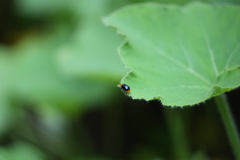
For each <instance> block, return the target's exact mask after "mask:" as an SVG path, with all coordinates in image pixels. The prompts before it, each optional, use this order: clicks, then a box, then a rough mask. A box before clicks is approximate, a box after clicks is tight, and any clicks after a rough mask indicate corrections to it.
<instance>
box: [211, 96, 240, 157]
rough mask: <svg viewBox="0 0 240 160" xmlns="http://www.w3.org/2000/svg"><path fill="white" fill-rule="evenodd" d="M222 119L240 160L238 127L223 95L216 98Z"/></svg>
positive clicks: (234, 151)
mask: <svg viewBox="0 0 240 160" xmlns="http://www.w3.org/2000/svg"><path fill="white" fill-rule="evenodd" d="M215 101H216V103H217V106H218V110H219V112H220V115H221V118H222V120H223V123H224V127H225V129H226V132H227V135H228V138H229V141H230V145H231V147H232V150H233V153H234V155H235V157H236V159H237V160H240V141H239V136H238V132H237V128H236V125H235V123H234V121H233V116H232V114H231V111H230V107H229V104H228V103H227V99H226V96H225V95H224V94H221V95H219V96H216V97H215Z"/></svg>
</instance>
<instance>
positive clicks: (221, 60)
mask: <svg viewBox="0 0 240 160" xmlns="http://www.w3.org/2000/svg"><path fill="white" fill-rule="evenodd" d="M239 14H240V8H239V7H236V6H233V5H219V4H218V5H207V4H203V3H190V4H188V5H186V6H184V7H180V6H176V5H159V4H156V3H146V4H141V5H132V6H129V7H125V8H123V9H120V10H118V11H116V12H114V13H113V14H111V15H109V16H108V17H107V18H106V19H105V23H106V24H107V25H110V26H113V27H116V28H117V30H118V32H119V33H120V34H124V35H126V37H127V42H126V43H125V44H124V45H123V46H122V47H121V48H120V54H121V57H122V58H123V60H124V62H125V63H126V65H127V67H128V68H130V69H132V72H131V73H129V74H128V75H127V77H126V78H124V79H123V80H122V82H121V83H126V84H128V85H129V86H130V87H131V93H130V96H131V97H132V98H133V99H146V100H152V99H161V101H162V103H163V104H164V105H170V106H184V105H193V104H196V103H199V102H202V101H204V100H206V99H208V98H210V97H212V96H216V95H218V94H220V93H222V92H225V91H229V90H231V89H233V88H236V87H238V86H239V85H240V81H239V78H240V68H239V66H240V56H239V54H240V52H239V51H240V30H239V28H240V17H239V16H236V15H239ZM219 19H221V21H220V20H219Z"/></svg>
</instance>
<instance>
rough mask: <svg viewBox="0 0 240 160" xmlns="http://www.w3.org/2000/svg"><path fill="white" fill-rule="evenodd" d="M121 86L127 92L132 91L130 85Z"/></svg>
mask: <svg viewBox="0 0 240 160" xmlns="http://www.w3.org/2000/svg"><path fill="white" fill-rule="evenodd" d="M120 86H121V88H122V90H123V91H124V92H125V93H130V87H129V86H128V85H126V84H120Z"/></svg>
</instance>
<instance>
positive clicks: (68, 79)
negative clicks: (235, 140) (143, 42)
mask: <svg viewBox="0 0 240 160" xmlns="http://www.w3.org/2000/svg"><path fill="white" fill-rule="evenodd" d="M188 1H189V0H155V2H160V3H176V4H180V5H183V4H185V3H187V2H188ZM138 2H145V1H144V0H118V1H113V0H51V1H49V0H41V1H40V0H1V1H0V160H85V159H86V160H121V159H123V160H128V159H129V160H163V159H167V160H168V159H181V157H188V158H189V159H193V160H204V159H206V160H207V159H212V160H230V159H233V155H232V152H231V149H230V147H229V144H228V140H227V137H226V133H225V131H224V129H223V125H222V122H221V119H220V117H219V114H218V111H217V109H216V106H215V103H214V102H213V101H212V100H208V101H207V102H205V103H202V104H200V105H197V106H194V107H186V108H184V109H180V108H175V109H169V108H167V107H163V106H161V103H160V102H159V101H150V102H145V101H139V100H135V101H134V100H132V99H131V98H129V97H127V96H125V95H124V94H123V93H122V92H121V90H120V89H119V88H118V87H117V85H118V84H119V82H120V79H121V78H122V77H123V76H124V75H125V74H126V73H127V72H128V69H126V68H125V67H124V64H123V62H122V61H121V59H120V58H119V56H118V54H117V47H118V46H119V45H120V44H121V43H123V41H124V38H123V37H121V36H119V35H117V34H116V33H115V31H114V30H113V29H110V28H107V27H105V26H104V25H103V24H102V22H101V18H102V17H104V16H105V15H107V14H109V13H111V12H112V11H114V10H116V9H118V8H119V7H122V6H125V5H127V4H132V3H138ZM204 2H207V3H212V2H216V3H221V2H228V3H233V4H240V2H239V0H228V1H227V0H204ZM176 27H177V26H176ZM239 95H240V92H239V90H235V91H232V92H231V93H228V98H229V100H230V104H231V106H232V110H233V112H234V113H237V112H236V111H237V108H238V106H239V105H240V102H239V101H238V98H239ZM234 116H235V117H236V115H234ZM238 122H240V119H239V118H238V119H236V123H237V124H238Z"/></svg>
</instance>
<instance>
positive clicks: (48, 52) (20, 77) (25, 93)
mask: <svg viewBox="0 0 240 160" xmlns="http://www.w3.org/2000/svg"><path fill="white" fill-rule="evenodd" d="M65 32H67V31H65ZM65 32H64V31H63V33H65ZM65 36H66V35H65V34H60V33H59V34H57V33H53V34H49V35H47V36H46V35H45V34H43V35H42V36H39V35H33V36H31V37H28V38H26V39H25V40H23V41H22V42H21V43H20V44H18V46H15V47H14V51H13V53H12V56H11V57H10V62H11V72H10V73H11V76H12V77H11V78H10V79H8V80H9V81H11V87H12V90H11V91H12V92H13V93H14V95H15V97H17V98H18V99H25V100H27V101H28V102H31V103H34V104H40V105H41V104H49V105H50V106H56V105H57V106H60V107H63V109H65V110H67V111H69V112H74V113H75V111H76V109H78V108H79V109H80V107H79V106H84V104H86V103H87V104H91V103H96V102H99V101H102V100H106V99H107V98H109V97H110V95H111V94H112V89H113V87H112V86H115V85H116V84H114V85H113V84H112V83H107V82H101V81H98V80H95V79H94V80H92V79H87V78H85V77H81V79H78V80H76V79H70V78H69V77H67V76H65V75H63V74H61V71H60V69H59V68H58V65H57V61H58V56H57V52H58V50H59V49H60V48H61V47H62V45H64V44H65V41H66V39H67V38H66V37H65ZM72 107H74V108H72Z"/></svg>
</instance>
